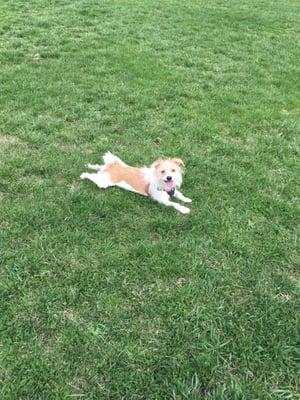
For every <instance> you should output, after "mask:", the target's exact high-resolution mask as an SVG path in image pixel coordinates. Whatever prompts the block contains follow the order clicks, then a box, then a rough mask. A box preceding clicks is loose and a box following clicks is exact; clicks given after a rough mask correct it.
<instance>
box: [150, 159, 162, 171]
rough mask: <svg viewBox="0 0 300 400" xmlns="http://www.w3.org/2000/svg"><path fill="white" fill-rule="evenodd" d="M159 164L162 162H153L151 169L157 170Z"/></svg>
mask: <svg viewBox="0 0 300 400" xmlns="http://www.w3.org/2000/svg"><path fill="white" fill-rule="evenodd" d="M161 163H162V160H155V161H154V162H153V163H152V165H151V167H152V168H155V169H157V168H158V167H159V166H160V164H161Z"/></svg>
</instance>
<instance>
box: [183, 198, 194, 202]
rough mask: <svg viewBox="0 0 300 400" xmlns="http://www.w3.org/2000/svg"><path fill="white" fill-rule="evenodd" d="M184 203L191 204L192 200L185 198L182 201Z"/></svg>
mask: <svg viewBox="0 0 300 400" xmlns="http://www.w3.org/2000/svg"><path fill="white" fill-rule="evenodd" d="M183 201H184V202H185V203H191V202H192V201H193V200H192V199H190V198H189V197H185V198H184V200H183Z"/></svg>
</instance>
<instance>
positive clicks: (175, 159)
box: [172, 158, 184, 168]
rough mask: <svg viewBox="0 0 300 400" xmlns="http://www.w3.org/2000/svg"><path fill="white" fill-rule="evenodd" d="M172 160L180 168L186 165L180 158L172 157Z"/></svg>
mask: <svg viewBox="0 0 300 400" xmlns="http://www.w3.org/2000/svg"><path fill="white" fill-rule="evenodd" d="M172 161H173V162H174V163H175V164H177V165H178V166H179V167H180V168H183V167H184V162H183V161H182V160H181V159H180V158H172Z"/></svg>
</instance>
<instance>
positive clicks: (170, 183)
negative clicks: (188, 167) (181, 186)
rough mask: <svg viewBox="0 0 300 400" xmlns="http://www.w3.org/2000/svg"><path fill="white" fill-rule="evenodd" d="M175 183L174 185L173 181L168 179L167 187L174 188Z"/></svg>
mask: <svg viewBox="0 0 300 400" xmlns="http://www.w3.org/2000/svg"><path fill="white" fill-rule="evenodd" d="M173 185H174V183H173V181H167V182H166V187H167V189H172V188H173Z"/></svg>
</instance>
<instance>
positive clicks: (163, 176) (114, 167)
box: [80, 152, 192, 214]
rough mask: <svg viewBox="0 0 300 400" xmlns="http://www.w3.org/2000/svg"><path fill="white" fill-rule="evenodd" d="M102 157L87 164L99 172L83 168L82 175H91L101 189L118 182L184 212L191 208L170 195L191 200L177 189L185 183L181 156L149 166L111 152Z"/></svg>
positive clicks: (124, 187) (119, 184)
mask: <svg viewBox="0 0 300 400" xmlns="http://www.w3.org/2000/svg"><path fill="white" fill-rule="evenodd" d="M103 161H104V165H97V164H87V165H86V167H87V168H90V169H93V170H95V171H97V172H96V173H93V174H91V173H88V172H84V173H83V174H81V175H80V178H81V179H89V180H90V181H92V182H94V183H95V184H96V185H97V186H98V187H99V188H101V189H106V188H108V187H110V186H118V187H120V188H123V189H126V190H130V191H132V192H136V193H140V194H142V195H144V196H149V197H151V198H152V199H153V200H156V201H158V202H159V203H161V204H164V205H165V206H171V207H174V208H176V210H178V211H180V212H181V213H182V214H188V213H189V212H190V209H189V208H187V207H184V206H182V205H180V204H178V203H174V202H172V201H170V197H175V198H176V199H178V200H181V201H183V202H185V203H191V202H192V200H191V199H189V198H188V197H185V196H184V195H183V194H182V193H181V192H180V191H179V190H178V188H180V186H181V183H182V169H183V167H184V163H183V161H182V160H180V159H179V158H169V159H166V160H156V161H154V163H153V164H152V165H151V166H150V167H149V168H148V167H142V168H137V167H131V166H129V165H127V164H125V163H124V162H123V161H122V160H120V159H119V158H118V157H116V156H114V155H113V154H112V153H110V152H108V153H106V154H104V156H103Z"/></svg>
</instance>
